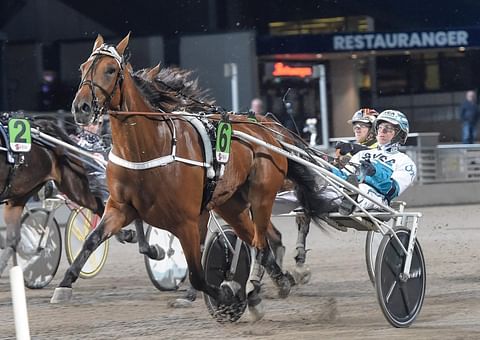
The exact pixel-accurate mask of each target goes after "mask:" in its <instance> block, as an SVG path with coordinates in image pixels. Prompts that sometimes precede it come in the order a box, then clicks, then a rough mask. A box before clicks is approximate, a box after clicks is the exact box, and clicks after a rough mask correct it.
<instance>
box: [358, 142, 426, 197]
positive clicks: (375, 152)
mask: <svg viewBox="0 0 480 340" xmlns="http://www.w3.org/2000/svg"><path fill="white" fill-rule="evenodd" d="M362 160H363V161H370V162H372V161H373V160H377V161H380V162H382V163H384V164H386V165H389V166H390V167H391V168H392V170H393V172H392V175H391V178H392V180H394V181H395V182H396V183H397V185H398V189H399V191H398V193H397V196H398V195H400V194H401V193H402V192H404V191H405V189H407V188H408V187H409V186H410V185H411V184H412V183H413V181H414V180H415V177H416V176H417V167H416V165H415V163H414V162H413V161H412V159H411V158H410V157H408V156H407V155H406V154H404V153H402V152H400V151H398V145H396V144H393V145H391V144H389V145H379V146H378V147H377V148H375V149H368V150H362V151H359V152H358V153H356V154H355V155H354V156H353V157H352V158H351V159H350V162H351V163H354V164H360V161H362Z"/></svg>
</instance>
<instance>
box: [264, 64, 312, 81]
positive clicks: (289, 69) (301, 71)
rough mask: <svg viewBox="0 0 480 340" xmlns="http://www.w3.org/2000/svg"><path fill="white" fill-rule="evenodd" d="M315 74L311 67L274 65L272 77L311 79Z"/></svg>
mask: <svg viewBox="0 0 480 340" xmlns="http://www.w3.org/2000/svg"><path fill="white" fill-rule="evenodd" d="M312 74H313V70H312V67H310V66H288V65H285V64H284V63H275V64H274V65H273V72H272V75H274V76H275V77H299V78H305V77H311V76H312Z"/></svg>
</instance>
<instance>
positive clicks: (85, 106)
mask: <svg viewBox="0 0 480 340" xmlns="http://www.w3.org/2000/svg"><path fill="white" fill-rule="evenodd" d="M82 112H85V113H90V105H89V104H88V103H83V105H82Z"/></svg>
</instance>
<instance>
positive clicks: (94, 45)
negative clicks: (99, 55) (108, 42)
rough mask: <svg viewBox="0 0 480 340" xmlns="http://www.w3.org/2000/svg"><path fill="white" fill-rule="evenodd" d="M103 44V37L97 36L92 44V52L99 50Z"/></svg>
mask: <svg viewBox="0 0 480 340" xmlns="http://www.w3.org/2000/svg"><path fill="white" fill-rule="evenodd" d="M102 44H103V37H102V36H101V35H100V34H99V35H98V36H97V39H96V40H95V43H94V44H93V50H92V52H93V51H95V50H96V49H97V48H99V47H100V46H102Z"/></svg>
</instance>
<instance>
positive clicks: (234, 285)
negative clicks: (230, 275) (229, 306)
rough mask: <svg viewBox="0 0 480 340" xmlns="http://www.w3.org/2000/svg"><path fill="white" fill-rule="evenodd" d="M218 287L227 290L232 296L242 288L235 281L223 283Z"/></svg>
mask: <svg viewBox="0 0 480 340" xmlns="http://www.w3.org/2000/svg"><path fill="white" fill-rule="evenodd" d="M220 287H221V288H222V289H225V288H228V289H229V290H230V291H231V292H232V294H233V296H235V295H237V293H238V292H239V291H240V289H242V286H240V283H238V282H236V281H223V282H222V283H221V284H220Z"/></svg>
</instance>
